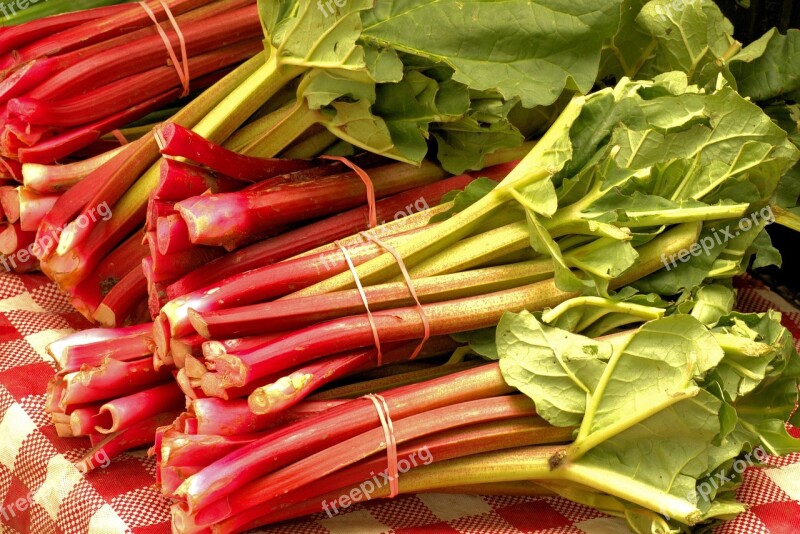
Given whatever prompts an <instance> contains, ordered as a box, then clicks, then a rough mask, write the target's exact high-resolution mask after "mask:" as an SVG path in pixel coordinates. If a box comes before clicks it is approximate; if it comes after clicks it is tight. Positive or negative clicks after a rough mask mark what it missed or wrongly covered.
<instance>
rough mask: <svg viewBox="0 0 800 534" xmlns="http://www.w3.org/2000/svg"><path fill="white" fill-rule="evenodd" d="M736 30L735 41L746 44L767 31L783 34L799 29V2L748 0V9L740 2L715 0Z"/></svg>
mask: <svg viewBox="0 0 800 534" xmlns="http://www.w3.org/2000/svg"><path fill="white" fill-rule="evenodd" d="M716 2H717V5H718V6H719V7H720V9H722V11H723V12H724V13H725V16H727V17H728V18H729V19H730V20H731V22H733V26H734V28H735V29H736V33H735V36H736V39H738V40H739V41H741V42H743V43H744V44H747V43H749V42H751V41H753V40H755V39H758V38H759V37H761V36H762V35H764V33H766V31H767V30H769V29H770V28H772V27H777V28H778V29H779V30H780V31H781V32H783V33H785V32H786V30H787V29H789V28H798V27H800V2H798V1H797V0H750V2H749V3H750V8H745V7H742V4H745V3H746V2H744V1H742V0H738V1H737V0H716Z"/></svg>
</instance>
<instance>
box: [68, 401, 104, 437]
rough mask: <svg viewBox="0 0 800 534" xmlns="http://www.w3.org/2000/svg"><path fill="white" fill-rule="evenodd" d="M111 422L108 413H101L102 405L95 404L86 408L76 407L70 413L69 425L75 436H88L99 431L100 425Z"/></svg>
mask: <svg viewBox="0 0 800 534" xmlns="http://www.w3.org/2000/svg"><path fill="white" fill-rule="evenodd" d="M110 423H111V419H110V417H109V415H108V414H107V413H103V414H101V413H100V405H98V404H93V405H91V406H89V407H85V408H76V409H74V410H72V413H70V414H69V425H70V427H71V428H72V435H73V436H88V435H89V434H93V433H95V432H97V431H96V430H95V428H96V427H98V426H104V425H108V424H110Z"/></svg>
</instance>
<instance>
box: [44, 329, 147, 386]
mask: <svg viewBox="0 0 800 534" xmlns="http://www.w3.org/2000/svg"><path fill="white" fill-rule="evenodd" d="M90 332H96V333H97V337H100V338H101V339H96V340H94V341H88V342H84V339H87V338H84V339H81V337H82V336H76V342H75V343H74V344H72V343H70V342H69V341H66V343H64V342H63V341H62V343H61V344H59V343H58V342H56V343H52V344H51V345H50V347H48V350H49V351H50V352H51V354H53V356H54V357H55V358H56V363H57V364H58V366H59V372H60V373H61V374H66V373H73V372H77V371H80V370H81V368H82V367H83V366H84V365H87V366H90V367H98V366H100V365H102V364H103V361H104V360H105V359H106V358H110V359H112V360H117V361H120V362H133V361H138V360H141V359H143V358H145V357H147V356H150V354H152V352H153V338H152V325H149V324H143V325H137V326H132V327H127V328H118V329H115V330H113V331H109V332H108V333H106V332H105V331H103V330H99V329H98V330H93V331H90ZM104 336H106V337H105V338H104V339H103V337H104ZM88 339H92V338H91V337H89V338H88Z"/></svg>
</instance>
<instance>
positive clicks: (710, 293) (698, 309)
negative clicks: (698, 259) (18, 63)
mask: <svg viewBox="0 0 800 534" xmlns="http://www.w3.org/2000/svg"><path fill="white" fill-rule="evenodd" d="M735 302H736V294H735V293H734V291H733V289H731V288H730V287H728V286H726V285H723V284H709V285H705V286H702V287H700V288H699V289H698V290H697V292H696V293H695V304H694V307H693V308H692V317H694V318H695V319H697V320H698V321H700V322H701V323H703V324H705V325H708V326H714V325H715V324H717V321H719V320H720V318H721V317H722V316H724V315H728V314H729V313H731V311H733V305H734V303H735Z"/></svg>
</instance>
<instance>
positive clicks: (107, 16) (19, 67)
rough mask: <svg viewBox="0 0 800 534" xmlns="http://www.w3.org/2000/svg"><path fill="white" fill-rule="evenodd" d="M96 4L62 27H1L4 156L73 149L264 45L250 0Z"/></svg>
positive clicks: (31, 158)
mask: <svg viewBox="0 0 800 534" xmlns="http://www.w3.org/2000/svg"><path fill="white" fill-rule="evenodd" d="M98 11H99V12H98ZM107 11H111V12H110V13H106V12H107ZM80 13H81V12H79V13H77V14H75V18H76V19H77V18H78V17H79V16H80ZM89 13H97V14H98V15H99V16H98V17H97V18H93V19H89V20H86V21H80V20H76V21H75V22H77V23H76V24H73V25H71V26H65V27H62V28H59V29H60V31H56V32H54V31H52V29H50V28H39V27H37V28H35V31H27V32H25V31H24V29H25V26H20V27H18V28H19V31H18V32H17V33H16V34H10V33H8V32H7V33H4V34H3V35H2V37H3V39H2V40H0V53H2V57H0V68H2V69H3V72H4V76H3V81H2V83H1V84H0V104H2V105H3V113H2V134H0V150H1V151H2V155H3V156H4V157H6V158H12V159H15V160H18V161H19V162H21V163H23V164H24V163H46V164H47V163H53V162H55V161H58V160H61V159H63V158H66V157H68V156H70V155H71V154H73V153H74V152H75V151H77V150H79V149H82V148H84V147H86V146H87V145H90V144H91V143H92V142H94V141H95V140H97V139H98V138H99V137H100V136H101V135H103V134H105V133H108V132H110V131H112V130H114V129H115V128H121V127H123V126H125V125H126V124H128V123H130V122H132V121H134V120H137V119H140V118H141V117H143V116H144V115H146V114H147V113H149V112H150V111H154V110H156V109H158V108H160V107H162V106H164V105H165V104H167V103H169V102H171V101H173V100H175V99H177V98H179V97H181V96H188V94H189V91H190V90H191V89H192V87H194V88H195V89H202V88H204V87H207V86H208V85H209V81H213V80H215V79H218V78H219V77H220V76H221V74H223V73H224V72H226V71H227V70H230V68H232V67H233V66H234V65H236V64H238V63H240V62H242V61H243V60H245V59H247V58H249V57H250V56H252V55H253V54H254V53H256V52H257V51H258V49H259V37H260V25H259V22H258V13H257V9H256V6H255V3H254V2H253V1H252V0H229V1H217V2H211V1H209V0H173V1H166V0H165V1H164V2H160V1H151V2H148V3H145V4H128V5H124V4H123V5H121V6H113V7H110V8H101V9H99V10H94V11H89ZM45 20H47V19H45ZM34 24H36V23H34ZM42 25H43V24H41V23H39V24H38V26H42ZM20 34H21V35H20ZM175 50H179V51H180V53H179V54H176V53H175ZM170 60H171V61H172V62H173V63H175V64H174V65H169V61H170ZM176 69H177V71H176Z"/></svg>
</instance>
